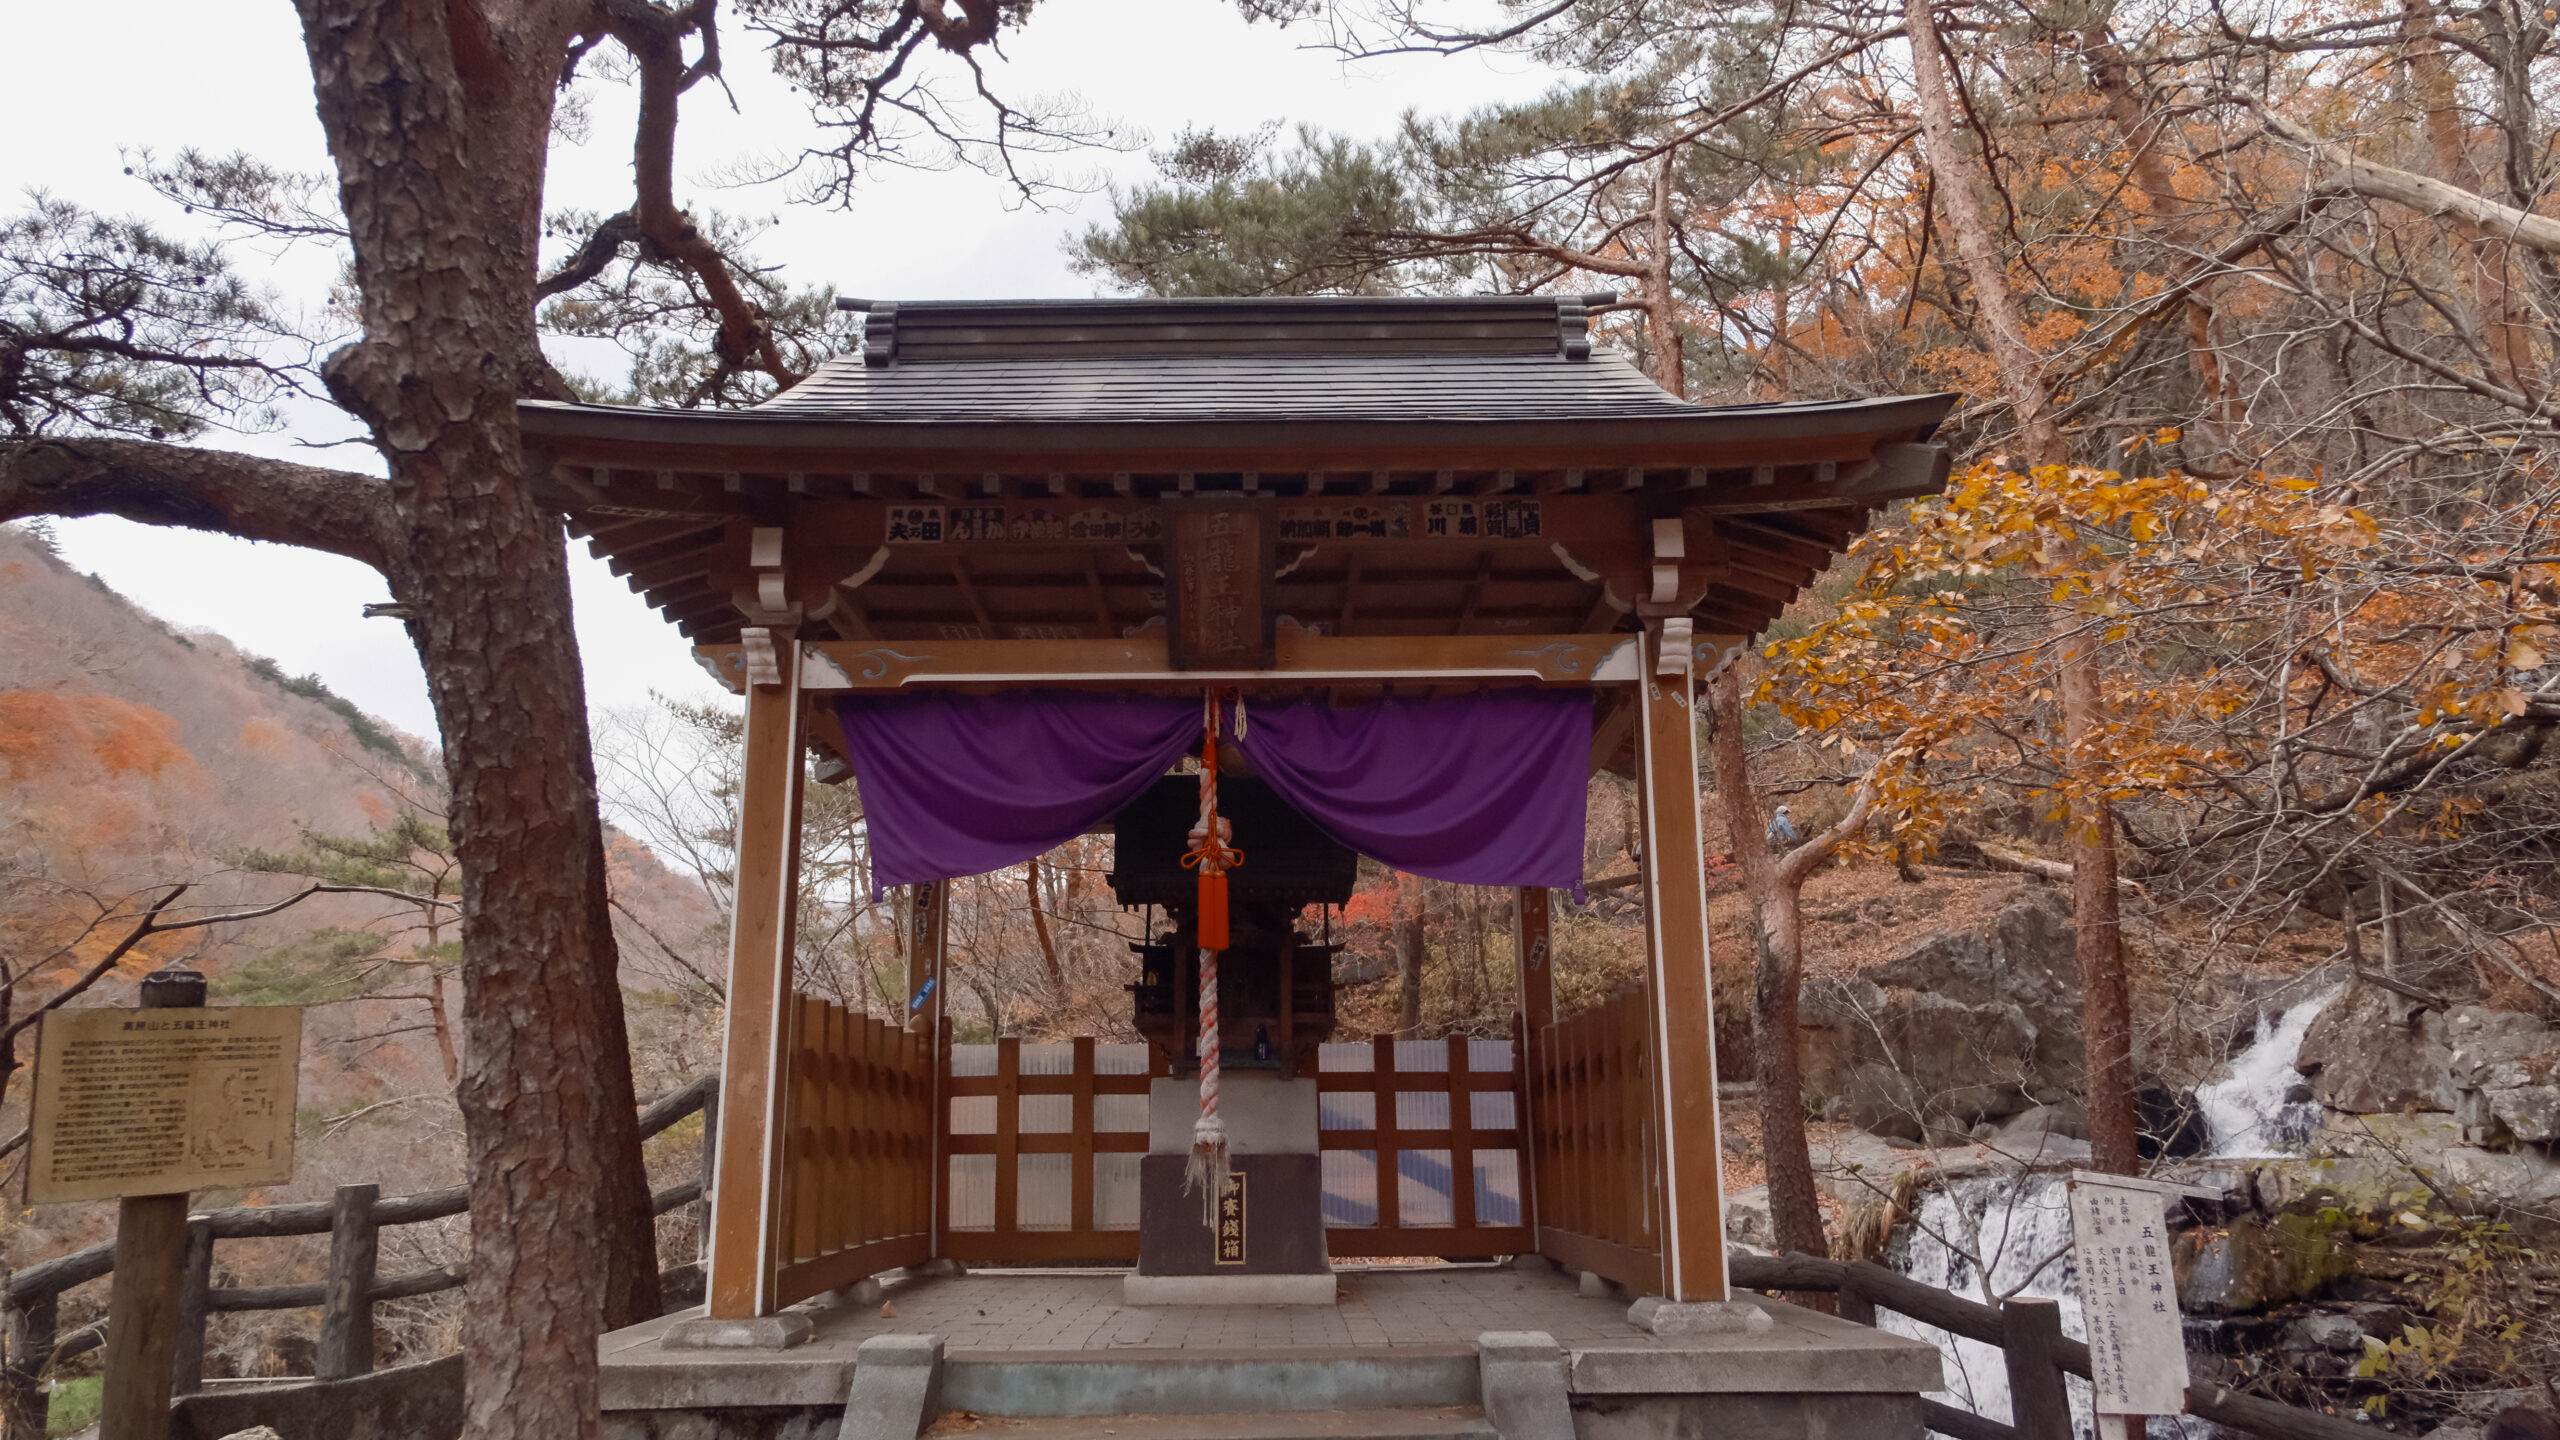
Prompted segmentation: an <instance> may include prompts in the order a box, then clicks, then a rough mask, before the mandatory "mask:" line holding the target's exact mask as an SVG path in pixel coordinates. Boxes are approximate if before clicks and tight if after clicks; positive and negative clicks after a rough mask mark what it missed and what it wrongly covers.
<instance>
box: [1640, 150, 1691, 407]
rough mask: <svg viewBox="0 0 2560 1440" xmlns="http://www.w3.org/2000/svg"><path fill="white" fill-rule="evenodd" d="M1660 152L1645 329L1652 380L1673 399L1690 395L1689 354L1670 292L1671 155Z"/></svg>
mask: <svg viewBox="0 0 2560 1440" xmlns="http://www.w3.org/2000/svg"><path fill="white" fill-rule="evenodd" d="M1679 153H1680V152H1679V151H1678V150H1676V149H1673V150H1665V151H1663V152H1662V164H1661V165H1660V166H1659V167H1657V168H1656V169H1655V171H1654V175H1653V253H1652V254H1651V255H1649V256H1647V257H1646V259H1645V270H1644V278H1643V280H1642V281H1640V282H1639V283H1641V284H1642V285H1643V286H1644V316H1645V329H1646V331H1647V333H1648V334H1650V335H1651V336H1652V338H1653V354H1654V361H1653V365H1654V375H1653V379H1654V383H1655V384H1657V385H1660V386H1661V387H1662V388H1663V389H1665V390H1667V391H1669V392H1671V394H1672V396H1673V397H1674V398H1676V399H1681V400H1686V399H1688V398H1689V367H1688V356H1687V355H1686V354H1685V353H1684V352H1683V351H1682V349H1681V346H1680V309H1679V306H1678V304H1677V302H1676V300H1675V298H1674V297H1673V295H1672V293H1671V253H1672V252H1671V159H1672V157H1673V156H1674V155H1677V154H1679Z"/></svg>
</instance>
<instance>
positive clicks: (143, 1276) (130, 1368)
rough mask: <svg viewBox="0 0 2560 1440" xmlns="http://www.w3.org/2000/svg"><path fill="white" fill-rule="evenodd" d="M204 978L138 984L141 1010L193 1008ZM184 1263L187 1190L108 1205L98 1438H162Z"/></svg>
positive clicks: (176, 975) (169, 977)
mask: <svg viewBox="0 0 2560 1440" xmlns="http://www.w3.org/2000/svg"><path fill="white" fill-rule="evenodd" d="M203 1004H204V976H203V975H201V974H199V973H197V972H196V971H193V970H163V971H161V972H159V973H158V974H156V975H147V976H145V977H143V981H142V1008H143V1009H145V1010H173V1009H193V1008H201V1007H202V1006H203ZM186 1260H187V1192H185V1191H183V1190H181V1191H179V1192H178V1193H176V1194H174V1195H127V1196H125V1197H124V1198H123V1199H122V1200H119V1201H118V1202H116V1269H115V1279H114V1281H113V1283H112V1286H111V1288H110V1289H109V1291H108V1296H107V1344H106V1354H105V1368H106V1389H105V1394H104V1396H103V1400H104V1404H103V1406H102V1408H101V1411H100V1414H99V1417H98V1440H168V1436H169V1391H170V1385H171V1382H172V1381H173V1379H174V1377H175V1375H176V1363H177V1353H178V1347H177V1340H178V1290H179V1282H180V1280H181V1278H182V1276H183V1275H184V1272H185V1269H186Z"/></svg>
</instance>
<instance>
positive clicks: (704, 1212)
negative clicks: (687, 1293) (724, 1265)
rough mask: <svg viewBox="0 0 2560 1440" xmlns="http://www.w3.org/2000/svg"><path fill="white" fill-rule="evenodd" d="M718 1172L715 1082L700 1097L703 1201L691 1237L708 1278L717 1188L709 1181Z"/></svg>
mask: <svg viewBox="0 0 2560 1440" xmlns="http://www.w3.org/2000/svg"><path fill="white" fill-rule="evenodd" d="M719 1168H720V1082H719V1081H718V1080H717V1079H715V1080H713V1081H712V1083H711V1088H710V1089H709V1090H707V1091H704V1092H703V1096H702V1199H701V1200H699V1201H697V1202H696V1213H697V1214H698V1215H699V1216H700V1220H699V1224H698V1228H697V1229H696V1232H695V1234H694V1237H693V1239H694V1257H693V1258H694V1261H695V1263H696V1264H698V1265H701V1266H703V1267H704V1269H703V1273H704V1274H705V1275H706V1276H707V1275H709V1274H710V1268H709V1267H710V1264H711V1219H712V1216H711V1205H712V1201H713V1197H715V1196H716V1195H718V1193H719V1188H718V1187H717V1186H715V1185H714V1184H713V1183H712V1181H713V1179H714V1177H715V1176H716V1174H717V1172H718V1170H719Z"/></svg>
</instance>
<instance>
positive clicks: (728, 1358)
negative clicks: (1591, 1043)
mask: <svg viewBox="0 0 2560 1440" xmlns="http://www.w3.org/2000/svg"><path fill="white" fill-rule="evenodd" d="M1530 1265H1531V1267H1532V1268H1517V1269H1515V1268H1513V1267H1510V1266H1493V1265H1480V1266H1479V1265H1451V1266H1428V1267H1389V1266H1380V1267H1367V1268H1364V1267H1356V1266H1355V1267H1346V1268H1345V1269H1343V1270H1342V1272H1341V1291H1340V1297H1339V1299H1338V1301H1337V1303H1335V1304H1333V1305H1331V1306H1323V1307H1311V1306H1271V1307H1259V1306H1184V1307H1179V1308H1156V1307H1136V1306H1130V1305H1127V1304H1124V1303H1123V1302H1122V1299H1121V1283H1120V1282H1121V1277H1122V1276H1123V1275H1124V1274H1125V1273H1126V1272H1124V1271H1119V1270H1075V1271H980V1272H977V1273H973V1274H969V1275H965V1276H955V1277H921V1276H919V1277H913V1278H896V1277H884V1278H885V1279H886V1284H885V1296H886V1298H885V1306H886V1308H887V1310H888V1311H890V1312H891V1313H887V1314H884V1313H883V1309H884V1304H883V1302H881V1301H869V1302H866V1303H861V1304H854V1303H838V1304H829V1303H827V1302H826V1301H824V1300H820V1301H813V1302H810V1303H809V1304H807V1305H806V1306H803V1307H800V1308H801V1309H802V1310H803V1312H804V1313H806V1314H807V1315H808V1316H809V1317H810V1320H811V1322H812V1326H811V1334H810V1338H809V1339H808V1340H807V1341H806V1342H804V1343H802V1344H799V1345H796V1346H794V1347H792V1348H790V1349H788V1350H779V1351H736V1350H731V1351H702V1350H670V1349H667V1348H665V1347H664V1346H662V1345H661V1344H660V1343H659V1339H660V1337H661V1336H662V1335H663V1333H664V1332H665V1331H666V1330H667V1328H668V1327H669V1326H671V1325H672V1324H674V1323H675V1322H676V1321H678V1320H680V1319H682V1318H684V1317H683V1316H682V1315H676V1316H669V1317H666V1318H664V1319H660V1320H655V1321H651V1322H649V1323H647V1324H644V1325H637V1326H633V1327H632V1328H630V1329H627V1330H621V1331H617V1332H615V1333H613V1334H611V1335H609V1336H607V1337H605V1339H604V1341H603V1345H602V1352H603V1354H602V1359H603V1385H602V1400H603V1407H604V1411H605V1421H606V1426H605V1433H606V1435H607V1436H608V1437H609V1440H821V1437H824V1440H833V1437H834V1435H835V1434H836V1431H835V1428H834V1427H835V1426H836V1425H837V1423H838V1422H839V1420H840V1418H841V1417H843V1416H844V1414H845V1406H846V1403H847V1399H848V1397H849V1396H850V1395H851V1394H852V1391H853V1386H854V1377H855V1374H856V1371H857V1368H858V1367H857V1364H856V1352H857V1350H858V1349H859V1348H860V1347H861V1345H862V1343H863V1342H864V1341H866V1340H870V1339H873V1338H874V1337H878V1336H884V1335H909V1336H920V1335H931V1336H937V1337H939V1338H940V1339H941V1341H942V1342H943V1345H944V1347H945V1350H944V1363H943V1366H942V1369H941V1372H940V1404H941V1405H942V1406H943V1407H945V1408H946V1409H948V1410H951V1411H963V1412H969V1414H970V1415H972V1416H978V1417H997V1418H1001V1419H1004V1420H1007V1421H1008V1422H1012V1421H1031V1420H1037V1419H1043V1418H1056V1417H1076V1416H1105V1415H1124V1414H1126V1415H1194V1416H1200V1417H1203V1420H1202V1422H1201V1423H1202V1424H1203V1425H1204V1426H1207V1428H1205V1429H1203V1430H1202V1431H1201V1433H1203V1434H1207V1433H1210V1432H1211V1431H1212V1430H1214V1431H1215V1432H1216V1433H1218V1434H1220V1435H1225V1434H1228V1433H1230V1431H1231V1428H1232V1427H1231V1426H1229V1417H1243V1416H1252V1415H1267V1414H1269V1413H1270V1412H1289V1413H1291V1414H1293V1415H1297V1416H1299V1417H1300V1422H1299V1424H1298V1427H1297V1429H1298V1430H1303V1429H1306V1428H1307V1425H1308V1424H1310V1423H1313V1422H1314V1421H1315V1420H1316V1419H1317V1416H1316V1414H1315V1413H1314V1412H1337V1413H1340V1414H1343V1415H1347V1416H1351V1417H1355V1419H1354V1421H1348V1422H1345V1423H1346V1424H1349V1427H1350V1428H1348V1429H1343V1430H1338V1431H1336V1432H1332V1433H1344V1434H1349V1433H1366V1432H1367V1431H1368V1430H1380V1433H1395V1432H1394V1426H1393V1424H1391V1423H1389V1421H1388V1420H1387V1419H1380V1418H1377V1417H1393V1416H1403V1417H1405V1418H1407V1419H1411V1420H1416V1421H1419V1420H1420V1419H1421V1418H1422V1416H1421V1412H1423V1411H1433V1410H1436V1411H1439V1412H1442V1414H1443V1415H1446V1414H1450V1413H1457V1414H1461V1415H1464V1414H1475V1415H1481V1414H1483V1407H1484V1406H1485V1404H1486V1402H1487V1398H1488V1395H1487V1388H1486V1387H1487V1376H1486V1373H1485V1369H1486V1368H1487V1367H1480V1365H1479V1361H1478V1354H1479V1341H1480V1339H1482V1338H1483V1337H1485V1336H1486V1335H1487V1333H1488V1332H1536V1333H1539V1334H1543V1335H1546V1336H1551V1337H1553V1340H1554V1342H1555V1344H1556V1346H1557V1347H1558V1348H1559V1349H1560V1350H1561V1352H1562V1359H1563V1362H1564V1364H1563V1376H1564V1385H1565V1387H1566V1389H1567V1390H1568V1391H1569V1394H1570V1405H1571V1410H1572V1421H1571V1428H1572V1430H1573V1432H1574V1435H1573V1437H1571V1440H1622V1437H1623V1440H1657V1437H1658V1440H1671V1437H1694V1436H1704V1435H1707V1434H1710V1433H1712V1434H1713V1435H1715V1436H1716V1437H1717V1440H1808V1437H1820V1436H1830V1435H1840V1434H1851V1433H1854V1434H1856V1435H1857V1436H1858V1437H1859V1440H1920V1437H1921V1426H1920V1420H1919V1407H1918V1396H1919V1394H1920V1392H1922V1391H1925V1390H1934V1389H1936V1388H1938V1386H1939V1384H1940V1372H1939V1361H1938V1352H1937V1351H1936V1350H1935V1349H1933V1348H1931V1347H1930V1346H1928V1345H1925V1344H1922V1343H1920V1342H1917V1341H1913V1340H1907V1339H1903V1338H1901V1337H1898V1336H1894V1335H1888V1334H1885V1333H1883V1332H1881V1331H1878V1330H1873V1329H1869V1328H1867V1327H1865V1326H1861V1325H1856V1324H1852V1323H1850V1322H1848V1321H1844V1320H1839V1319H1836V1318H1833V1317H1831V1316H1827V1315H1820V1314H1816V1313H1814V1312H1811V1311H1807V1310H1802V1309H1798V1308H1796V1307H1794V1306H1790V1305H1784V1304H1781V1303H1779V1302H1777V1301H1773V1300H1764V1299H1756V1298H1755V1299H1753V1300H1752V1302H1751V1303H1753V1304H1756V1305H1759V1306H1760V1307H1761V1308H1763V1309H1764V1310H1766V1311H1767V1312H1768V1313H1769V1314H1770V1316H1771V1318H1772V1319H1773V1320H1774V1321H1775V1322H1776V1323H1774V1324H1773V1325H1772V1326H1770V1327H1769V1328H1768V1329H1766V1330H1762V1331H1757V1332H1752V1333H1725V1334H1711V1335H1697V1336H1685V1337H1680V1338H1676V1339H1663V1338H1658V1337H1656V1336H1653V1335H1650V1334H1647V1333H1645V1332H1644V1331H1642V1330H1639V1329H1637V1328H1636V1327H1635V1326H1634V1325H1633V1324H1631V1323H1629V1321H1628V1319H1627V1308H1628V1306H1627V1300H1626V1299H1625V1298H1624V1297H1623V1296H1586V1295H1584V1294H1583V1293H1581V1291H1580V1289H1579V1287H1578V1286H1577V1284H1576V1281H1575V1278H1574V1277H1572V1276H1569V1275H1563V1274H1559V1273H1557V1272H1556V1271H1554V1270H1552V1269H1549V1268H1547V1267H1545V1266H1544V1265H1542V1264H1539V1263H1537V1262H1535V1261H1532V1262H1530ZM1211 1416H1216V1417H1221V1418H1220V1420H1219V1421H1218V1422H1217V1424H1215V1425H1211V1424H1209V1422H1208V1420H1207V1417H1211ZM1363 1416H1365V1417H1371V1418H1370V1419H1368V1420H1358V1419H1357V1417H1363ZM1497 1418H1498V1417H1497ZM1559 1418H1561V1417H1559ZM948 1423H950V1422H948V1421H946V1424H948ZM1222 1427H1225V1428H1222ZM1381 1427H1383V1428H1381ZM1013 1428H1015V1429H1017V1430H1020V1431H1021V1433H1023V1434H1025V1435H1029V1434H1032V1433H1034V1432H1033V1431H1032V1430H1028V1429H1022V1427H1020V1426H1015V1427H1013ZM1174 1428H1176V1429H1179V1428H1181V1427H1180V1426H1179V1425H1176V1426H1175V1427H1174ZM1248 1428H1249V1427H1248ZM1426 1428H1427V1427H1426ZM1511 1428H1516V1427H1511ZM1282 1429H1287V1427H1282ZM846 1433H847V1434H851V1433H852V1432H851V1431H850V1430H848V1431H847V1432H846ZM991 1433H1007V1432H1006V1430H1004V1429H1002V1428H991ZM1039 1433H1046V1432H1045V1431H1042V1432H1039ZM1058 1433H1059V1434H1061V1435H1065V1434H1068V1433H1070V1431H1069V1430H1060V1431H1059V1432H1058ZM1072 1433H1076V1434H1081V1433H1083V1432H1082V1430H1074V1431H1073V1432H1072ZM1132 1433H1136V1432H1132ZM1232 1433H1236V1434H1238V1435H1242V1434H1245V1433H1248V1431H1247V1430H1233V1431H1232ZM1274 1433H1280V1431H1278V1430H1275V1431H1274ZM1288 1433H1297V1430H1289V1431H1288ZM1313 1433H1328V1432H1325V1431H1322V1430H1321V1429H1319V1430H1317V1431H1315V1432H1313ZM1433 1433H1438V1432H1433ZM1469 1433H1473V1432H1469ZM1509 1433H1510V1430H1509V1428H1506V1430H1505V1434H1506V1435H1508V1434H1509ZM1557 1440H1563V1437H1557Z"/></svg>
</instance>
